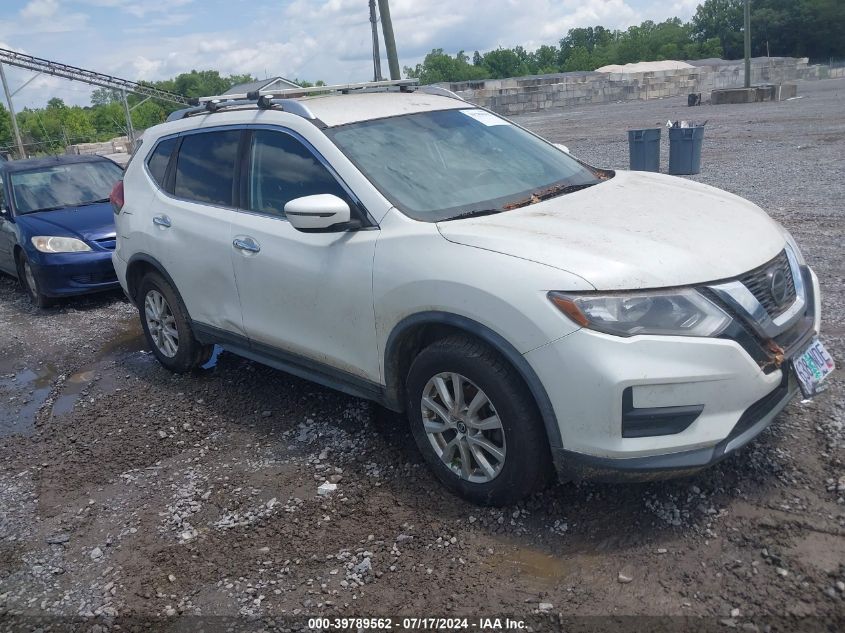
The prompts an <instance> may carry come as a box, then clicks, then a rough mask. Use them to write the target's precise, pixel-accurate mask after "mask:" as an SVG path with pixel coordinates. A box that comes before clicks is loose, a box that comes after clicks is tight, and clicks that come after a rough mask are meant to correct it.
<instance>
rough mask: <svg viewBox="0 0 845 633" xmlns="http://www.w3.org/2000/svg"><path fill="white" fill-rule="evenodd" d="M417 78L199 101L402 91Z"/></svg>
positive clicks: (256, 92)
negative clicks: (385, 90)
mask: <svg viewBox="0 0 845 633" xmlns="http://www.w3.org/2000/svg"><path fill="white" fill-rule="evenodd" d="M419 83H420V80H419V79H392V80H387V81H366V82H362V83H354V84H336V85H333V86H310V87H308V88H285V89H284V90H254V91H252V92H246V93H239V94H225V95H217V96H214V97H200V98H199V102H200V103H206V102H208V101H229V100H233V99H249V100H251V101H257V100H258V98H259V97H273V98H285V97H305V96H308V95H317V94H325V93H329V92H340V93H343V94H347V93H350V92H358V91H361V92H363V91H368V90H382V89H388V88H399V90H400V91H402V92H412V91H414V90H416V89H417V87H418V86H419Z"/></svg>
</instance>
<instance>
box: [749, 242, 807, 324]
mask: <svg viewBox="0 0 845 633" xmlns="http://www.w3.org/2000/svg"><path fill="white" fill-rule="evenodd" d="M776 274H780V275H783V278H784V281H785V284H786V285H785V289H784V295H783V299H782V301H780V302H778V300H777V299H776V298H775V296H774V294H773V292H772V277H773V276H774V275H776ZM739 281H740V282H741V283H742V284H743V285H744V286H745V287H746V288H748V290H749V291H751V294H753V295H754V297H755V298H756V299H757V301H759V302H760V305H762V306H763V308H765V310H766V312H768V314H769V316H770V317H772V318H775V317H778V316H780V315H781V314H783V313H784V312H786V310H787V309H788V308H789V306H791V305H792V304H793V303H794V302H795V298H796V293H795V280H794V279H793V278H792V269H791V268H790V266H789V259H788V258H787V256H786V251H781V252H780V253H779V254H778V256H777V257H775V258H774V259H773V260H771V261H770V262H767V263H765V264H763V265H762V266H760V267H759V268H755V269H754V270H752V271H751V272H748V273H745V274H744V275H742V276H741V277H739Z"/></svg>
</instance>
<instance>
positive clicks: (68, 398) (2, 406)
mask: <svg viewBox="0 0 845 633" xmlns="http://www.w3.org/2000/svg"><path fill="white" fill-rule="evenodd" d="M145 347H146V345H145V341H144V337H143V333H142V332H141V328H140V325H139V324H138V320H137V319H131V320H127V321H126V324H125V328H124V329H123V330H121V332H120V333H119V334H118V335H117V336H114V337H113V338H111V339H110V340H108V341H107V342H106V343H105V344H104V345H103V346H102V347H101V348H100V349H99V350H98V352H97V354H96V356H95V358H94V361H93V362H92V363H90V364H87V365H85V366H83V367H82V368H80V369H78V370H76V371H73V372H72V373H70V375H66V374H64V372H62V370H61V369H60V367H59V365H57V364H53V363H46V364H43V365H39V366H37V367H32V368H30V367H24V368H22V369H18V370H17V371H14V370H13V371H10V373H7V374H0V437H5V436H9V435H30V434H31V433H32V432H33V430H34V429H35V424H36V421H37V420H38V418H39V411H41V409H42V408H44V407H49V408H50V415H49V417H59V416H65V415H68V414H70V413H72V412H73V408H74V406H75V405H76V404H77V403H78V402H79V401H80V399H81V398H84V397H86V396H88V395H89V393H90V390H91V389H92V388H93V387H94V385H95V384H96V386H97V387H98V390H99V391H102V392H104V393H111V392H113V391H114V390H115V389H116V388H117V381H116V376H114V375H113V372H109V365H110V364H111V363H113V362H114V361H115V360H117V359H119V358H120V357H122V356H125V355H128V354H133V353H138V352H143V351H144V350H145ZM8 368H9V369H13V368H14V364H9V365H8Z"/></svg>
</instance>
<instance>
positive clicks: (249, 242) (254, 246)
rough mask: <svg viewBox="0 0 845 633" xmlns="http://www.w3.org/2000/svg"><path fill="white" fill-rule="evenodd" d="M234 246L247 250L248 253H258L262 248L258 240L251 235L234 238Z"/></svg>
mask: <svg viewBox="0 0 845 633" xmlns="http://www.w3.org/2000/svg"><path fill="white" fill-rule="evenodd" d="M232 246H234V247H235V248H237V249H238V250H240V251H246V252H248V253H258V252H259V251H260V250H261V246H259V245H258V242H256V241H255V240H254V239H252V238H251V237H236V238H235V239H234V240H232Z"/></svg>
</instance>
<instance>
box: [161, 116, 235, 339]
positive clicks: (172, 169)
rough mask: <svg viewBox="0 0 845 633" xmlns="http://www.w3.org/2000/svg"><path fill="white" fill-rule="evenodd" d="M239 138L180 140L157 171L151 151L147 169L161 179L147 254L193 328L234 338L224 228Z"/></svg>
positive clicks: (202, 135) (222, 133) (207, 134)
mask: <svg viewBox="0 0 845 633" xmlns="http://www.w3.org/2000/svg"><path fill="white" fill-rule="evenodd" d="M243 134H244V131H243V129H241V128H216V129H211V130H198V131H196V132H190V133H186V134H183V135H182V136H180V137H178V138H177V140H176V143H177V145H176V147H175V149H174V153H173V154H172V156H171V158H170V159H169V160H168V161H167V166H166V169H165V170H164V171H163V172H162V171H161V164H160V163H161V160H160V159H157V158H156V152H155V150H154V151H153V152H152V153H151V156H150V159H149V161H148V163H147V168H148V171H149V172H150V175H151V176H152V177H153V178H154V179H155V177H156V176H155V175H154V172H155V173H157V174H159V175H160V177H161V178H162V180H163V186H162V188H161V189H157V190H156V192H155V195H154V196H153V199H152V201H151V206H152V209H151V210H152V212H151V213H150V214H149V216H150V221H151V222H152V226H150V227H149V229H148V233H147V234H148V235H149V236H150V238H149V240H148V243H149V246H148V250H149V252H150V254H151V255H152V256H153V257H155V258H156V259H157V260H158V261H159V262H161V263H162V265H163V266H164V268H165V269H166V270H167V272H168V274H169V275H170V276H171V278H172V279H173V281H174V283H175V284H176V287H177V290H178V291H179V294H180V295H181V296H182V299H183V300H184V302H185V305H186V307H187V308H188V313H189V314H190V316H191V319H192V320H193V321H196V322H198V323H201V324H204V325H207V326H211V327H213V328H216V329H219V330H224V331H226V332H230V333H235V334H239V335H243V334H244V330H243V321H242V319H241V306H240V301H239V299H238V292H237V289H236V287H235V277H234V271H233V270H232V260H231V253H230V251H231V248H232V247H231V238H230V234H231V229H230V224H231V220H232V215H233V213H234V211H233V206H234V204H233V200H234V196H235V183H236V182H237V173H236V170H237V169H238V151H239V145H240V142H241V137H242V135H243ZM163 142H167V140H165V141H161V142H160V143H163Z"/></svg>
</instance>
